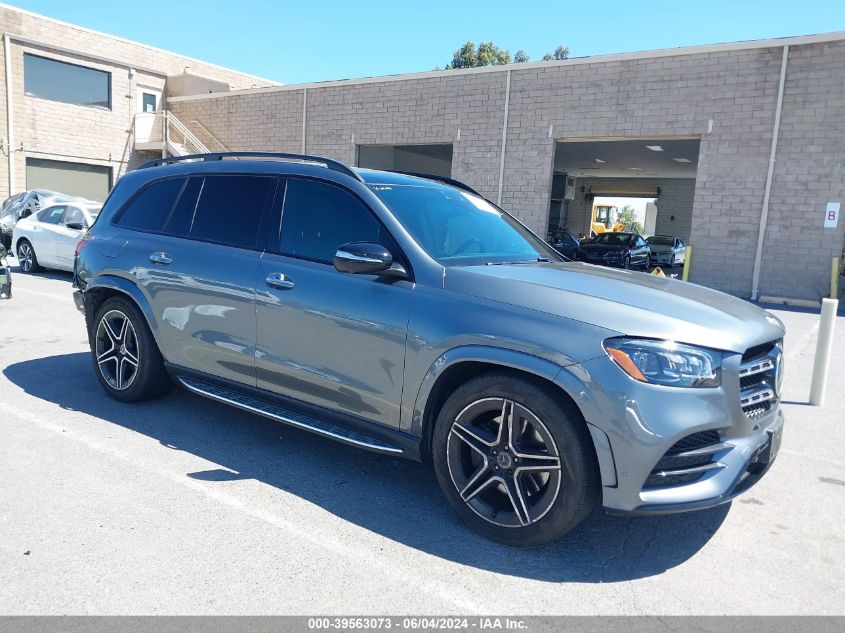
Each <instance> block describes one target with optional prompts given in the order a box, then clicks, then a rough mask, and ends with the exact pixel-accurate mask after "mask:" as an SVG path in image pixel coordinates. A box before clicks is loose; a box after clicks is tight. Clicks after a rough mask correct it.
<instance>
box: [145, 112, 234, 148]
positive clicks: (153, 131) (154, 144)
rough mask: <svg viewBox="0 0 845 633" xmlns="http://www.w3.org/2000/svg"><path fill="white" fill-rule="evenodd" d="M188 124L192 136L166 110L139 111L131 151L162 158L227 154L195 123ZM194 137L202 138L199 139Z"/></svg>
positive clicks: (197, 122)
mask: <svg viewBox="0 0 845 633" xmlns="http://www.w3.org/2000/svg"><path fill="white" fill-rule="evenodd" d="M191 123H192V124H193V125H194V127H195V130H196V132H197V133H196V134H195V133H194V132H193V131H191V130H190V129H189V128H188V126H186V125H185V124H184V123H182V121H180V120H179V119H178V118H177V117H176V116H175V115H174V114H173V113H171V112H169V111H167V110H158V111H156V112H139V113H138V114H136V115H135V120H134V125H133V129H134V144H135V149H136V150H141V151H158V152H161V153H162V156H187V155H188V154H208V153H210V152H225V151H228V150H227V148H226V146H225V145H223V144H222V143H221V142H220V141H218V140H217V138H216V137H215V136H214V135H213V134H212V133H211V132H209V131H208V130H207V129H206V128H205V127H204V126H203V125H202V124H201V123H200V122H199V121H192V122H191ZM198 135H199V136H202V140H200V138H199V136H198Z"/></svg>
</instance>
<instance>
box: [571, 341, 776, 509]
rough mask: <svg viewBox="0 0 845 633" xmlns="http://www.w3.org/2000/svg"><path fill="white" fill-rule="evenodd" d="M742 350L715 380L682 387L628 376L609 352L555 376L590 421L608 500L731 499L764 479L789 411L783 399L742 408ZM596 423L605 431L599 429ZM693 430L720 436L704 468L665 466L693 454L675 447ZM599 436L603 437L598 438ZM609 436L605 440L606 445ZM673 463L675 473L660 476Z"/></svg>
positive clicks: (624, 504)
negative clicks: (685, 474) (686, 473)
mask: <svg viewBox="0 0 845 633" xmlns="http://www.w3.org/2000/svg"><path fill="white" fill-rule="evenodd" d="M740 362H741V355H739V354H736V355H731V356H727V357H725V359H724V361H723V365H722V367H723V381H722V385H721V386H720V387H717V388H708V389H677V388H674V387H661V386H657V385H649V384H644V383H640V382H637V381H634V380H631V379H630V378H628V376H627V375H625V374H624V373H623V372H622V371H621V370H620V369H619V368H618V367H617V366H616V365H615V364H614V363H613V362H612V361H611V360H610V359H609V358H607V357H600V358H596V359H593V360H590V361H587V362H585V363H583V364H582V365H580V366H578V368H577V369H576V368H575V367H570V368H564V369H563V370H562V371H561V373H560V374H559V375H558V377H557V378H556V380H557V382H558V383H559V384H561V386H562V387H564V388H565V389H566V390H567V391H568V392H569V393H570V394H573V393H575V394H579V395H580V396H582V397H583V399H582V400H579V399H578V398H576V402H577V403H578V405H579V407H580V408H581V410H582V412H583V413H584V417H585V418H586V421H587V422H588V423H589V424H590V426H591V427H595V429H593V428H591V433H592V435H593V441H594V444H595V446H596V452H597V456H598V458H599V466H600V468H601V473H602V484H603V485H602V501H603V505H604V507H605V508H606V509H607V510H608V511H610V512H613V513H622V514H659V513H670V512H683V511H688V510H696V509H701V508H709V507H712V506H716V505H719V504H722V503H725V502H727V501H729V500H731V499H732V498H734V497H735V496H737V495H739V494H741V493H743V492H745V491H746V490H748V489H749V488H750V487H751V486H753V485H754V484H755V483H757V481H759V480H760V479H761V478H762V477H763V476H764V475H765V473H766V472H767V471H768V469H769V468H770V467H771V465H772V463H773V462H774V460H775V458H776V457H777V453H778V449H779V447H780V442H781V437H782V433H783V424H784V416H783V412H782V411H781V410H780V408H779V406H777V403H775V404H774V405H773V406H772V407H771V408H770V409H769V410H768V411H767V412H766V413H763V414H760V415H757V416H756V417H750V416H749V415H747V414H746V412H745V411H744V410H743V408H742V406H743V405H742V404H741V392H740V381H739V379H738V377H737V376H738V372H739V368H740ZM596 431H599V432H598V433H597V432H596ZM694 434H708V435H710V436H711V437H713V438H715V439H713V440H712V441H709V442H708V443H707V445H706V446H704V447H703V448H701V449H694V450H693V452H695V451H701V454H703V455H706V456H707V457H706V459H705V458H701V457H697V459H700V460H702V461H706V462H707V464H706V468H705V467H703V466H700V463H701V462H699V463H698V464H692V466H693V468H692V470H693V471H695V473H694V476H691V477H690V478H689V479H688V480H683V479H678V478H677V475H676V474H674V473H677V472H679V470H674V469H675V468H677V469H680V470H683V469H684V468H685V467H686V466H684V465H676V466H670V467H665V468H664V469H662V468H661V467H660V464H661V463H664V461H663V460H665V459H667V458H668V459H669V460H677V459H679V460H681V461H683V460H684V459H691V458H689V457H687V455H689V453H688V452H681V453H672V449H674V447H675V446H677V445H678V444H679V443H680V442H681V440H685V439H687V438H689V437H691V436H692V435H694ZM597 440H600V441H597ZM602 444H604V446H602ZM670 470H671V471H672V473H673V474H672V475H669V478H665V477H662V475H665V474H667V472H668V471H670Z"/></svg>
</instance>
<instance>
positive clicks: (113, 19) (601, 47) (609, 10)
mask: <svg viewBox="0 0 845 633" xmlns="http://www.w3.org/2000/svg"><path fill="white" fill-rule="evenodd" d="M12 4H15V5H17V6H21V7H22V8H25V9H28V10H30V11H34V12H36V13H42V14H44V15H48V16H50V17H54V18H57V19H60V20H65V21H67V22H72V23H75V24H79V25H82V26H86V27H88V28H92V29H96V30H98V31H104V32H106V33H111V34H114V35H119V36H121V37H126V38H129V39H133V40H138V41H140V42H144V43H147V44H151V45H153V46H158V47H160V48H165V49H168V50H172V51H175V52H178V53H182V54H185V55H189V56H191V57H196V58H199V59H202V60H207V61H210V62H214V63H216V64H220V65H223V66H229V67H232V68H235V69H238V70H242V71H244V72H249V73H252V74H254V75H258V76H260V77H266V78H269V79H272V80H275V81H280V82H283V83H301V82H306V81H323V80H329V79H344V78H350V77H364V76H371V75H388V74H395V73H405V72H416V71H426V70H431V69H432V68H434V67H435V66H444V65H445V64H446V63H448V62H449V61H450V60H451V57H452V51H454V50H455V49H456V48H458V47H459V46H460V45H461V44H463V43H464V42H465V41H467V40H472V41H474V42H476V43H478V42H479V41H486V40H493V41H494V42H495V43H496V44H498V45H499V46H501V47H503V48H507V49H509V50H510V51H511V54H513V53H515V52H516V51H517V50H518V49H520V48H522V49H524V50H525V51H526V52H527V53H528V54H529V55H530V56H531V59H532V60H536V59H539V58H541V57H542V56H543V53H545V52H547V51H551V50H553V49H554V48H555V47H556V46H558V45H559V44H563V45H565V46H568V47H569V49H570V51H571V53H570V55H571V56H573V57H575V56H583V55H597V54H602V53H619V52H627V51H640V50H649V49H655V48H669V47H674V46H689V45H694V44H711V43H716V42H729V41H736V40H747V39H761V38H769V37H779V36H785V35H806V34H810V33H823V32H828V31H836V30H845V1H843V0H800V1H799V0H792V1H790V2H786V1H783V0H731V1H723V0H709V1H707V2H694V1H691V0H674V1H672V2H666V1H662V0H661V1H659V2H656V1H652V2H650V1H648V0H626V1H619V0H588V1H585V2H572V1H569V2H567V1H564V0H555V1H546V0H542V1H536V2H531V1H527V0H522V1H519V0H509V1H507V2H500V1H498V0H488V1H486V2H461V1H460V0H453V1H451V2H449V1H441V0H428V1H426V2H409V1H406V0H404V1H403V0H392V1H381V0H379V1H368V0H343V1H336V0H324V1H322V2H320V1H314V0H299V1H290V0H275V1H274V0H205V1H203V0H169V1H162V0H141V1H140V2H127V1H125V0H123V1H121V0H118V1H115V0H74V1H69V0H29V1H27V2H18V3H15V2H12Z"/></svg>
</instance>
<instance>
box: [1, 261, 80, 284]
mask: <svg viewBox="0 0 845 633" xmlns="http://www.w3.org/2000/svg"><path fill="white" fill-rule="evenodd" d="M15 261H16V262H17V261H18V260H17V259H16V260H15ZM9 268H10V269H11V271H12V281H13V282H14V280H15V279H16V278H17V277H16V275H21V276H22V277H23V276H25V275H27V276H35V277H46V278H47V279H56V280H58V281H71V282H72V281H73V273H72V272H69V271H65V270H52V269H49V270H48V269H45V270H40V271H38V272H37V273H25V272H23V271H22V270H21V267H20V265H18V264H15V265H14V266H12V265H11V264H10V265H9Z"/></svg>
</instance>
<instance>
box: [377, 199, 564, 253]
mask: <svg viewBox="0 0 845 633" xmlns="http://www.w3.org/2000/svg"><path fill="white" fill-rule="evenodd" d="M370 188H371V189H372V191H373V192H374V193H375V194H376V195H377V196H378V197H379V198H381V200H382V202H384V204H385V205H387V207H388V208H389V209H390V210H391V211H392V212H393V214H394V215H395V216H396V218H397V219H398V220H399V221H400V222H401V223H402V224H403V226H404V227H405V228H406V229H407V230H408V232H409V233H410V234H411V235H412V236H413V237H414V239H415V240H416V241H417V243H418V244H419V245H420V246H421V247H422V248H423V249H424V250H425V251H426V252H427V253H428V254H429V255H431V256H432V257H433V258H434V259H436V260H437V261H438V262H440V263H441V264H443V265H444V266H471V265H476V264H502V263H513V262H536V261H538V260H552V261H560V257H559V256H558V255H557V254H555V252H554V251H553V250H551V249H550V248H549V247H547V246H546V245H545V244H544V243H543V242H541V241H540V240H539V239H538V238H537V237H535V236H534V235H533V234H531V233H530V232H529V231H528V230H526V229H525V228H524V227H523V226H522V225H521V224H519V222H517V221H516V220H514V219H513V218H512V217H511V216H510V215H508V214H507V213H505V212H504V211H502V210H501V209H499V208H497V207H495V206H494V205H492V204H490V203H489V202H487V201H486V200H484V199H483V198H479V197H478V196H474V195H472V194H470V193H468V192H465V191H461V190H459V189H454V188H452V187H442V186H437V185H433V186H425V185H424V186H418V185H372V186H371V187H370Z"/></svg>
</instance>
